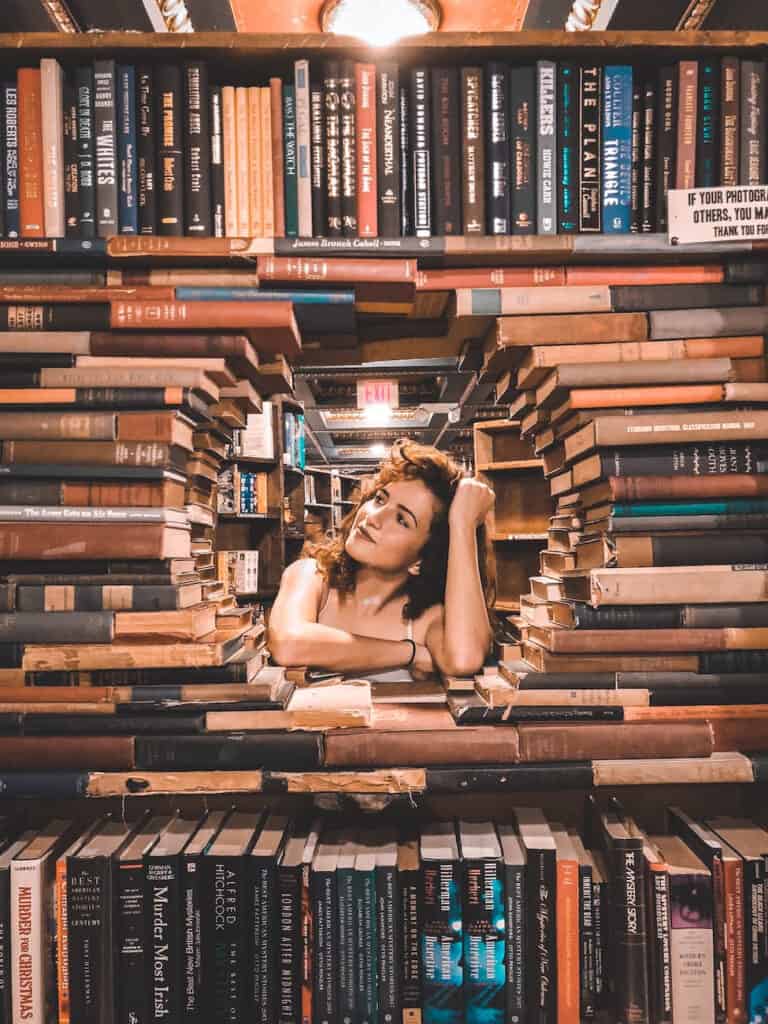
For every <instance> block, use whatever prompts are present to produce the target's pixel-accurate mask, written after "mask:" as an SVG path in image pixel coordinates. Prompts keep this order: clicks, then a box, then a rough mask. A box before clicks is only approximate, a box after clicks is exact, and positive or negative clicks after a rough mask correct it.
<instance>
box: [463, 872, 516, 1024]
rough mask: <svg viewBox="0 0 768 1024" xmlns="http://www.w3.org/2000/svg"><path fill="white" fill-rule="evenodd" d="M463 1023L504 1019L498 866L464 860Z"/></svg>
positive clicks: (501, 898)
mask: <svg viewBox="0 0 768 1024" xmlns="http://www.w3.org/2000/svg"><path fill="white" fill-rule="evenodd" d="M463 867H464V1020H465V1021H466V1024H503V1022H504V1019H505V1009H506V1006H505V998H504V997H505V990H504V963H505V954H506V941H505V929H504V894H503V886H502V872H501V863H500V862H499V861H496V860H480V861H474V860H466V861H464V865H463Z"/></svg>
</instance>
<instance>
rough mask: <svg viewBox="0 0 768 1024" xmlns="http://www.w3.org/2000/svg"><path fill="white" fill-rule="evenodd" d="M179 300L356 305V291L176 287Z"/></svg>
mask: <svg viewBox="0 0 768 1024" xmlns="http://www.w3.org/2000/svg"><path fill="white" fill-rule="evenodd" d="M175 293H176V298H177V299H178V301H179V302H293V303H295V304H296V303H298V304H302V303H303V304H304V305H323V306H325V305H333V306H354V304H355V293H354V292H294V291H277V290H272V289H270V290H269V291H262V290H261V289H259V288H202V287H194V288H182V287H179V288H176V289H175Z"/></svg>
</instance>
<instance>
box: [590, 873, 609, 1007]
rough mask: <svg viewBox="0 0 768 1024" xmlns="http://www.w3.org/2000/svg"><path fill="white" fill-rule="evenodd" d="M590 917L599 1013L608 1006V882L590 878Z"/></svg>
mask: <svg viewBox="0 0 768 1024" xmlns="http://www.w3.org/2000/svg"><path fill="white" fill-rule="evenodd" d="M592 919H593V923H594V929H595V1008H596V1010H597V1013H598V1014H600V1012H601V1011H602V1010H605V1009H606V1008H607V1006H608V1002H609V1000H608V955H607V950H608V943H609V938H608V934H609V926H608V883H607V882H606V881H605V880H604V879H601V880H598V879H597V878H595V877H593V879H592Z"/></svg>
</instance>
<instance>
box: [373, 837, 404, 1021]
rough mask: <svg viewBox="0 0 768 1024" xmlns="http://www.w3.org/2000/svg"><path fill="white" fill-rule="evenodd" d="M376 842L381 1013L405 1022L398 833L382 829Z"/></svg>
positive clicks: (377, 960) (384, 1018) (384, 1016)
mask: <svg viewBox="0 0 768 1024" xmlns="http://www.w3.org/2000/svg"><path fill="white" fill-rule="evenodd" d="M374 837H375V839H376V851H375V854H376V942H377V954H378V955H377V958H376V962H377V963H378V970H377V977H378V1010H379V1017H380V1019H381V1020H384V1021H387V1020H391V1021H398V1020H401V1019H402V984H401V978H400V965H401V954H400V948H399V941H400V932H399V929H398V914H399V912H400V886H399V877H398V868H397V838H396V835H395V832H394V830H392V829H388V828H384V829H380V830H378V831H377V832H376V833H375V835H374Z"/></svg>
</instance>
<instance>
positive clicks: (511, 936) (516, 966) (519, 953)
mask: <svg viewBox="0 0 768 1024" xmlns="http://www.w3.org/2000/svg"><path fill="white" fill-rule="evenodd" d="M498 833H499V842H500V844H501V853H502V857H503V861H504V865H503V866H504V923H505V927H506V933H507V935H506V938H507V947H506V958H505V967H506V984H505V990H506V1003H507V1020H514V1019H515V1018H517V1020H520V1021H523V1020H525V1019H526V990H525V965H526V961H527V956H526V949H527V944H526V933H525V921H526V909H525V891H526V880H525V875H526V863H525V862H526V857H525V850H524V849H523V845H522V843H521V842H520V837H519V836H518V834H517V833H516V832H515V829H514V828H513V826H512V825H499V826H498Z"/></svg>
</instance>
